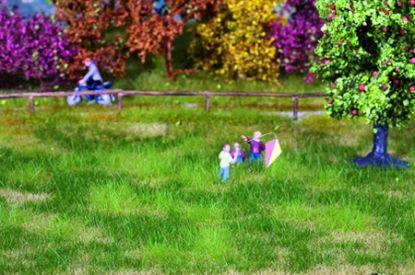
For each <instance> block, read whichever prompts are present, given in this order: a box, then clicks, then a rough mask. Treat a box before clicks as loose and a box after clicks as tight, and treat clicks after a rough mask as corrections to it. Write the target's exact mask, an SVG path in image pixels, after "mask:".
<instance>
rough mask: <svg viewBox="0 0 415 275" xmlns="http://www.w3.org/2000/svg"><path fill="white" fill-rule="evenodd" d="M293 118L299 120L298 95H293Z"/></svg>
mask: <svg viewBox="0 0 415 275" xmlns="http://www.w3.org/2000/svg"><path fill="white" fill-rule="evenodd" d="M293 118H294V120H295V121H297V120H298V96H293Z"/></svg>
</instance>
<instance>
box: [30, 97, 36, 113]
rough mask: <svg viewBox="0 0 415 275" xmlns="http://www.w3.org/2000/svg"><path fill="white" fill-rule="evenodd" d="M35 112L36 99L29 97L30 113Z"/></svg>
mask: <svg viewBox="0 0 415 275" xmlns="http://www.w3.org/2000/svg"><path fill="white" fill-rule="evenodd" d="M34 110H35V98H34V97H33V96H29V111H31V112H33V111H34Z"/></svg>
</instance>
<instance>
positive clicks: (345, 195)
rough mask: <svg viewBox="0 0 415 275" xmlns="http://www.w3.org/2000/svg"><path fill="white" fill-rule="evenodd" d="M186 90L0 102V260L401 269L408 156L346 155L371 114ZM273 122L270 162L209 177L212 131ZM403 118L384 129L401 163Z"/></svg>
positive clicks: (52, 267) (272, 269) (310, 270)
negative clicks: (275, 156)
mask: <svg viewBox="0 0 415 275" xmlns="http://www.w3.org/2000/svg"><path fill="white" fill-rule="evenodd" d="M183 102H184V101H183ZM183 102H182V101H181V99H161V98H160V99H154V98H147V99H135V100H130V101H127V102H126V108H125V109H124V111H123V112H122V113H121V114H118V113H117V112H116V108H115V107H109V108H105V107H101V106H77V107H75V108H69V107H62V106H63V104H62V103H61V105H59V106H58V105H53V104H48V105H46V104H42V102H40V103H39V109H40V110H38V111H36V112H35V113H29V112H27V111H26V110H24V109H22V108H20V109H19V107H16V106H14V107H13V106H12V107H10V106H8V105H6V106H4V107H3V108H2V109H0V273H27V274H33V273H42V274H50V273H71V274H73V273H76V274H79V273H93V274H94V273H97V274H99V273H103V272H106V273H118V274H131V273H134V272H148V273H154V274H156V273H161V272H164V273H184V274H187V273H234V272H243V273H252V272H258V273H262V274H264V273H270V274H271V273H307V274H337V273H341V274H370V273H372V272H379V273H382V274H413V272H414V270H415V253H414V251H415V197H414V195H415V188H414V181H415V180H414V179H415V170H414V168H413V167H412V168H410V169H408V170H380V169H358V168H356V167H355V166H354V165H352V164H351V159H352V158H353V157H354V156H356V155H358V154H364V153H367V152H368V151H369V150H370V146H371V135H372V130H371V128H370V127H369V126H366V125H365V124H364V123H362V122H347V121H341V122H338V121H334V120H332V119H330V118H328V117H326V116H310V117H306V118H304V119H302V120H301V121H299V122H293V121H292V120H290V119H289V118H285V117H281V116H277V115H276V114H274V113H272V112H270V110H271V109H272V108H274V107H275V108H276V107H281V106H280V105H279V104H280V103H278V102H275V104H276V105H275V106H274V105H272V104H268V105H264V104H265V103H264V102H265V101H257V102H256V104H257V106H254V104H253V102H251V101H249V100H248V99H247V100H246V101H243V102H233V101H231V100H228V101H226V102H227V103H232V104H231V105H230V107H229V106H225V104H226V102H222V101H220V99H218V101H217V102H216V103H215V104H216V105H215V108H214V109H213V111H212V112H210V113H206V112H204V111H203V109H202V108H194V107H195V106H196V105H189V104H188V102H187V101H186V102H184V103H183ZM49 103H51V102H49ZM195 103H196V104H197V103H198V102H197V101H196V102H195ZM239 103H241V104H239ZM262 103H263V104H262ZM22 104H23V103H22ZM221 104H222V105H221ZM320 104H321V103H320ZM287 106H288V105H287ZM278 126H279V129H278V136H279V139H280V141H281V144H282V147H283V151H284V153H283V155H282V157H281V158H280V159H279V160H278V161H277V162H276V163H275V164H274V165H273V166H272V167H271V168H270V169H267V170H265V169H263V168H254V169H249V167H247V166H241V167H236V168H234V169H232V171H231V180H230V181H229V183H227V184H221V183H219V182H218V178H217V177H218V160H217V155H218V154H219V152H220V149H221V146H222V144H223V143H225V142H229V143H232V142H235V141H240V138H239V137H240V135H241V134H247V135H248V134H251V133H252V132H253V131H254V130H257V129H259V130H261V131H262V132H269V131H272V130H273V129H274V128H275V127H278ZM414 126H415V123H414V122H412V123H410V125H409V127H408V128H406V129H404V130H392V132H391V137H390V151H391V152H392V153H394V154H395V155H397V156H399V157H401V158H404V159H406V160H409V161H411V162H412V163H414V162H415V139H414V138H413V137H414V136H415V130H414V129H415V128H414ZM342 272H343V273H342Z"/></svg>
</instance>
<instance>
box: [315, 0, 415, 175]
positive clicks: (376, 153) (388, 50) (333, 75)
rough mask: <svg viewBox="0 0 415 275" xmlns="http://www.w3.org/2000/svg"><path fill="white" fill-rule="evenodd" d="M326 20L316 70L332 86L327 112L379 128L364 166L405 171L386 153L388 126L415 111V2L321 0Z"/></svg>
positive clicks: (397, 124)
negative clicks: (385, 167)
mask: <svg viewBox="0 0 415 275" xmlns="http://www.w3.org/2000/svg"><path fill="white" fill-rule="evenodd" d="M316 6H317V8H318V10H319V13H320V16H321V17H323V18H325V19H326V24H325V25H324V26H323V28H322V30H323V33H324V36H323V38H322V39H321V40H320V42H319V44H318V47H317V49H316V54H317V55H318V56H319V57H320V62H319V63H318V64H315V65H314V66H313V69H312V70H313V71H314V72H316V73H317V74H318V75H319V76H320V77H321V78H322V79H323V80H325V81H327V82H328V83H330V85H329V87H328V88H327V94H328V100H327V110H328V113H329V114H330V115H331V116H332V117H335V118H338V119H340V118H358V117H364V118H366V120H367V122H368V123H371V124H373V125H374V127H375V135H374V146H373V151H372V152H371V153H370V154H369V155H368V156H367V157H359V158H356V160H355V162H356V163H357V164H358V165H361V166H367V165H377V166H397V167H406V166H407V163H406V162H404V161H401V160H398V159H396V158H394V157H391V156H389V155H388V153H387V136H388V128H389V127H402V126H404V125H405V123H406V122H407V121H408V120H409V119H410V118H411V117H412V115H413V113H414V112H415V93H414V92H415V49H414V48H415V23H414V21H413V20H414V19H415V1H414V0H409V1H404V0H370V1H357V0H353V1H352V0H350V1H349V0H317V2H316Z"/></svg>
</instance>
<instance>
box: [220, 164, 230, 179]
mask: <svg viewBox="0 0 415 275" xmlns="http://www.w3.org/2000/svg"><path fill="white" fill-rule="evenodd" d="M219 177H220V180H221V181H222V182H225V181H227V180H228V179H229V167H226V168H223V167H221V168H220V173H219Z"/></svg>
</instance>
